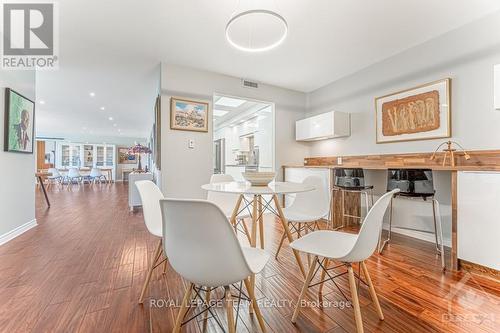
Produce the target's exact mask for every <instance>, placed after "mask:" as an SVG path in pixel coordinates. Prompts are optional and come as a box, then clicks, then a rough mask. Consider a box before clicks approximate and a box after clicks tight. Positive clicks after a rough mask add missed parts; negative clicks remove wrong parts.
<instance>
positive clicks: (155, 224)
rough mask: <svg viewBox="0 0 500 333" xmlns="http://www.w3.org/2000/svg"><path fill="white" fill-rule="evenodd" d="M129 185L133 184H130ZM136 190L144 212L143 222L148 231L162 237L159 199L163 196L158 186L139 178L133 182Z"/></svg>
mask: <svg viewBox="0 0 500 333" xmlns="http://www.w3.org/2000/svg"><path fill="white" fill-rule="evenodd" d="M129 186H133V184H130V185H129ZM135 186H136V187H137V191H138V192H139V196H140V197H141V201H142V213H143V214H144V223H145V224H146V228H148V231H149V232H150V233H151V234H153V235H155V236H157V237H162V236H163V233H162V222H161V209H160V200H161V199H163V198H164V196H163V193H161V191H160V189H159V188H158V186H157V185H156V184H155V183H153V182H152V181H150V180H140V181H137V182H135Z"/></svg>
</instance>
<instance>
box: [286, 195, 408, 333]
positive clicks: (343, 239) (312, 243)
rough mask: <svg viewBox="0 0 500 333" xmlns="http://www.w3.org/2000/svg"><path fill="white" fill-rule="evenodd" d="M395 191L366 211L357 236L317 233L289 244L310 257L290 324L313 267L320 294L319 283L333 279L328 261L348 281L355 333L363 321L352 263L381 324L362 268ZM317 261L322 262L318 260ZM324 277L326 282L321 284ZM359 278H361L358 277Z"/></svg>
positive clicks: (380, 311) (367, 274)
mask: <svg viewBox="0 0 500 333" xmlns="http://www.w3.org/2000/svg"><path fill="white" fill-rule="evenodd" d="M398 192H399V189H395V190H393V191H391V192H388V193H386V194H384V195H383V196H382V197H381V198H380V199H378V200H377V202H376V203H375V204H374V205H373V207H372V208H371V209H370V211H369V212H368V214H367V215H366V217H365V220H364V222H363V224H362V225H361V229H360V231H359V234H350V233H345V232H338V231H329V230H320V231H314V232H312V233H310V234H308V235H305V236H304V237H302V238H299V239H297V240H295V241H293V242H292V244H290V246H291V247H292V248H293V249H295V250H298V251H301V252H304V253H307V254H310V255H313V256H314V258H313V261H312V263H311V266H310V268H309V273H308V274H307V277H306V280H305V282H304V285H303V287H302V290H301V292H300V296H299V300H298V301H297V304H296V306H295V311H294V312H293V316H292V322H293V323H295V321H296V320H297V316H298V315H299V311H300V306H301V305H300V304H301V302H302V300H303V298H304V296H305V294H306V292H307V289H308V288H309V285H310V283H311V280H312V279H313V277H314V275H315V274H316V272H317V271H318V270H319V269H318V270H316V265H317V264H319V266H320V267H319V268H321V269H322V272H321V279H320V282H321V283H320V284H321V285H320V293H321V291H322V287H323V283H324V282H325V281H330V280H333V279H334V278H335V277H337V276H339V275H335V276H331V275H330V273H328V271H327V269H328V262H329V261H331V260H335V261H339V262H341V263H342V264H343V265H345V266H346V267H347V274H348V277H349V287H350V290H351V296H352V304H353V307H354V318H355V320H356V330H357V332H358V333H361V332H363V320H362V318H361V310H360V307H359V299H358V292H357V289H356V280H355V276H354V271H353V268H352V264H353V263H359V265H361V268H362V269H363V274H364V276H365V279H366V284H367V285H368V287H369V291H370V296H371V298H372V301H373V303H374V305H375V308H376V310H377V314H378V316H379V318H380V320H384V314H383V313H382V308H381V307H380V303H379V301H378V298H377V293H376V292H375V288H374V287H373V283H372V280H371V278H370V274H369V273H368V269H367V268H366V264H365V260H366V259H368V258H369V257H370V256H371V255H372V254H373V252H374V251H375V249H376V248H377V244H378V241H379V238H380V233H381V231H382V223H383V220H384V214H385V211H386V210H387V207H388V206H389V203H390V202H391V199H392V197H393V196H394V194H396V193H398ZM319 258H323V259H322V260H320V259H319ZM325 275H328V278H327V279H326V280H325ZM359 278H361V277H359Z"/></svg>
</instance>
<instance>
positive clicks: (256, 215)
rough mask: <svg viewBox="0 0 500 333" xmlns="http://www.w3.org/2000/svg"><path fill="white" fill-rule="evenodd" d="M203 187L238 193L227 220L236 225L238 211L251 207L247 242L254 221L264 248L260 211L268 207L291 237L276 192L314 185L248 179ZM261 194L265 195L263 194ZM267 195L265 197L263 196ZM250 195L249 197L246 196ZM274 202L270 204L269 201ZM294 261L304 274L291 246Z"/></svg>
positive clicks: (253, 232) (297, 190)
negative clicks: (264, 183) (254, 182)
mask: <svg viewBox="0 0 500 333" xmlns="http://www.w3.org/2000/svg"><path fill="white" fill-rule="evenodd" d="M201 188H202V189H204V190H206V191H212V192H221V193H232V194H236V195H238V199H237V201H236V206H235V207H234V210H233V212H232V215H231V219H230V222H231V224H232V225H233V226H235V225H236V218H237V216H238V214H239V213H241V212H242V211H243V210H245V209H249V208H250V207H251V214H250V215H251V216H252V229H251V235H250V245H251V246H252V247H256V246H257V225H259V229H260V233H259V234H260V235H259V236H260V245H261V248H264V225H263V214H264V213H265V212H266V211H268V212H271V213H273V214H275V215H277V216H278V217H279V220H280V221H281V224H282V226H283V229H284V231H285V234H286V236H287V238H288V241H289V242H292V241H293V238H292V234H291V232H290V229H289V228H288V221H287V219H286V217H285V215H284V214H283V209H282V207H281V204H280V202H279V198H278V195H281V194H296V193H301V192H308V191H313V190H314V189H315V188H314V187H313V186H310V185H305V184H301V183H292V182H272V183H270V184H268V185H267V186H252V185H251V184H250V183H249V182H225V183H213V184H205V185H203V186H202V187H201ZM263 196H265V197H263ZM269 196H270V197H271V198H270V199H266V197H269ZM248 197H250V199H249V198H248ZM242 202H243V203H244V207H243V209H240V207H241V205H242ZM273 202H274V207H273V206H272V203H273ZM293 254H294V256H295V259H296V260H297V264H298V265H299V268H300V271H301V272H302V275H303V276H304V277H305V270H304V266H303V264H302V260H301V258H300V255H299V253H298V252H297V251H296V250H293ZM251 280H252V286H253V284H254V278H252V279H251Z"/></svg>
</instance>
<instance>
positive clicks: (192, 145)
mask: <svg viewBox="0 0 500 333" xmlns="http://www.w3.org/2000/svg"><path fill="white" fill-rule="evenodd" d="M188 148H189V149H194V140H193V139H189V141H188Z"/></svg>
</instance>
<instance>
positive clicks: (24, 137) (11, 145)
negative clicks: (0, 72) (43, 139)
mask: <svg viewBox="0 0 500 333" xmlns="http://www.w3.org/2000/svg"><path fill="white" fill-rule="evenodd" d="M34 123H35V103H34V102H33V101H32V100H30V99H29V98H26V97H24V96H23V95H21V94H19V93H17V92H15V91H14V90H12V89H10V88H5V123H4V127H5V128H4V151H8V152H15V153H26V154H33V147H34V143H35V126H34Z"/></svg>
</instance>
